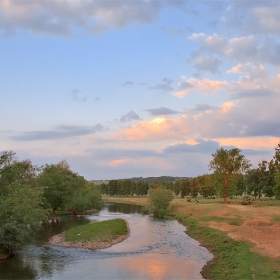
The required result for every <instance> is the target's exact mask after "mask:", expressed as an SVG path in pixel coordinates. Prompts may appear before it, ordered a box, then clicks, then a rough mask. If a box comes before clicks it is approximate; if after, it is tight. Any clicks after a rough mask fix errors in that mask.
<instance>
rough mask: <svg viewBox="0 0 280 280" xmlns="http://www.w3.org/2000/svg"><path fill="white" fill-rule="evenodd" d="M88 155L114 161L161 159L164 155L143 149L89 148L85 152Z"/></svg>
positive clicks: (97, 158)
mask: <svg viewBox="0 0 280 280" xmlns="http://www.w3.org/2000/svg"><path fill="white" fill-rule="evenodd" d="M85 153H86V154H87V155H90V156H91V157H93V158H95V159H96V160H104V161H110V162H111V161H113V160H116V159H127V158H132V159H137V160H138V159H140V158H145V157H161V156H162V155H161V154H160V153H158V152H157V151H154V150H143V149H122V148H120V149H113V148H108V149H104V148H98V149H97V148H88V149H86V150H85Z"/></svg>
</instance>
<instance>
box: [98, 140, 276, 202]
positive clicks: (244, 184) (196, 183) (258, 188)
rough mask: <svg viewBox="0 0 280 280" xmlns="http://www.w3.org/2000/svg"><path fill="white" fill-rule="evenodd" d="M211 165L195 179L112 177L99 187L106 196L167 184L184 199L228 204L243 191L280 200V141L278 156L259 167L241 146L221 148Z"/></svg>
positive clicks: (146, 190) (139, 193) (140, 193)
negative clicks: (199, 198)
mask: <svg viewBox="0 0 280 280" xmlns="http://www.w3.org/2000/svg"><path fill="white" fill-rule="evenodd" d="M208 166H209V169H210V170H212V171H213V173H212V174H204V175H199V176H197V177H195V178H186V177H185V178H183V179H182V178H178V179H175V181H165V182H163V181H162V180H159V181H158V182H156V180H155V178H153V181H152V182H150V183H148V182H147V181H145V180H144V179H145V178H143V180H142V181H139V180H140V179H139V180H138V181H137V182H135V181H134V180H133V181H132V180H129V179H126V180H110V181H109V183H108V184H105V183H103V184H101V185H99V189H100V192H101V193H102V194H103V195H109V196H134V195H136V196H144V195H148V193H149V190H151V189H156V188H159V187H161V188H162V187H163V188H166V189H168V190H171V191H172V192H173V193H174V195H176V196H180V197H182V198H184V197H185V196H188V195H190V196H191V197H194V198H195V197H197V196H198V195H201V196H203V197H205V198H211V197H214V196H221V197H223V198H224V203H227V199H228V197H232V196H238V195H243V194H248V195H252V196H254V197H255V198H259V199H260V198H261V196H263V195H264V196H266V197H269V198H270V199H271V198H272V197H275V198H277V199H280V143H279V144H278V146H277V147H276V148H275V155H274V157H273V158H272V159H271V160H270V161H266V160H262V161H261V162H260V163H259V164H258V167H257V168H251V164H250V162H249V160H248V159H246V157H245V156H244V155H242V150H240V149H238V148H233V149H229V150H227V149H224V148H220V149H218V150H217V151H216V152H215V153H214V154H212V160H211V161H210V162H209V164H208ZM161 178H162V177H161ZM166 178H169V179H170V178H174V177H167V176H166Z"/></svg>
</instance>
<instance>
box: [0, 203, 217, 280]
mask: <svg viewBox="0 0 280 280" xmlns="http://www.w3.org/2000/svg"><path fill="white" fill-rule="evenodd" d="M112 218H123V219H125V220H127V221H128V223H129V227H130V231H131V234H130V236H129V237H128V238H127V239H126V240H124V241H123V242H121V243H118V244H116V245H114V246H112V247H110V248H108V249H103V250H96V251H92V250H84V249H71V248H63V247H57V246H51V245H49V244H48V243H47V241H48V238H49V237H51V236H52V235H54V234H57V233H60V232H62V231H64V230H66V229H69V228H71V227H73V226H77V225H81V224H86V223H90V222H98V221H103V220H107V219H112ZM185 230H186V228H185V227H184V226H183V225H181V224H180V223H178V222H177V221H175V220H158V219H155V218H153V217H151V216H148V215H142V214H141V207H140V206H136V205H126V204H117V203H107V204H105V205H104V207H103V209H102V210H101V211H100V212H99V213H97V214H95V215H89V216H80V217H73V216H65V217H61V219H60V221H59V223H58V225H56V226H51V225H47V226H45V227H44V231H43V232H42V234H41V235H40V238H38V240H37V242H36V243H35V244H33V245H29V246H26V247H25V248H23V250H22V251H20V252H19V253H18V254H17V255H16V256H14V257H13V258H11V259H8V260H5V261H1V262H0V279H43V280H45V279H57V280H64V279H65V280H66V279H67V280H68V279H75V280H84V279H85V280H88V279H97V280H99V279H111V280H114V279H135V280H136V279H151V280H157V279H168V280H169V279H172V280H173V279H191V280H192V279H203V277H202V276H201V274H200V271H201V268H202V267H203V266H204V265H205V264H206V262H207V261H208V260H210V259H211V258H212V257H213V256H212V254H211V253H209V252H208V251H207V250H206V249H205V248H204V247H201V246H200V245H199V243H198V242H197V241H196V240H194V239H192V238H190V237H189V236H188V235H187V234H186V233H185Z"/></svg>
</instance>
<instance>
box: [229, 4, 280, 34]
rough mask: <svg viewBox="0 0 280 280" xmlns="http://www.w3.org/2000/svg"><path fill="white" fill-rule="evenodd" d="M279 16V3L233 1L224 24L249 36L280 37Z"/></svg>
mask: <svg viewBox="0 0 280 280" xmlns="http://www.w3.org/2000/svg"><path fill="white" fill-rule="evenodd" d="M279 14H280V3H279V1H271V0H266V1H233V2H232V4H231V6H230V8H229V9H228V13H227V15H226V17H225V19H224V22H225V23H226V24H227V25H228V27H230V28H232V29H237V30H238V31H241V32H244V33H247V34H248V33H250V34H271V35H280V18H279ZM240 27H241V28H240Z"/></svg>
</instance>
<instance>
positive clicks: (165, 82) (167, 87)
mask: <svg viewBox="0 0 280 280" xmlns="http://www.w3.org/2000/svg"><path fill="white" fill-rule="evenodd" d="M172 82H173V81H172V80H171V79H168V78H163V79H162V83H161V84H157V85H155V86H152V87H149V89H157V90H160V91H165V92H168V91H172V90H173V88H172V87H171V84H172Z"/></svg>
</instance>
